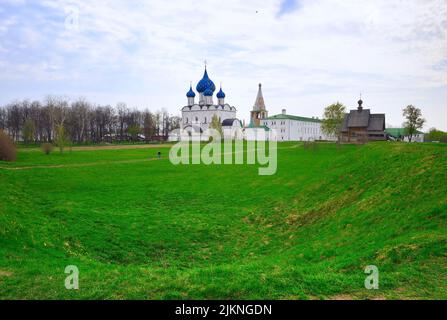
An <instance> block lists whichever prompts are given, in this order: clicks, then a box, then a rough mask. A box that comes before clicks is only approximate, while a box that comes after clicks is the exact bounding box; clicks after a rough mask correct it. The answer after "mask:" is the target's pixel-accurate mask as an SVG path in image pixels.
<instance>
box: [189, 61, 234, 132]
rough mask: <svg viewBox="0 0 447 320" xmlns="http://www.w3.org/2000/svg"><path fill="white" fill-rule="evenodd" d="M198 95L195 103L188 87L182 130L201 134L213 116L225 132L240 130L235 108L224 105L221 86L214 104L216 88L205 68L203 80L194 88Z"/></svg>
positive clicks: (193, 95)
mask: <svg viewBox="0 0 447 320" xmlns="http://www.w3.org/2000/svg"><path fill="white" fill-rule="evenodd" d="M196 90H197V92H198V94H199V101H198V103H196V101H195V99H196V93H195V92H194V91H193V89H192V85H190V88H189V91H188V92H187V93H186V97H187V99H188V105H186V106H184V107H183V108H182V126H181V127H182V129H183V130H185V131H186V132H188V133H193V132H194V133H200V134H203V133H205V131H206V130H207V129H208V128H209V126H210V123H211V121H212V119H213V117H214V116H216V117H217V118H218V119H219V121H220V123H221V124H222V129H223V131H224V135H225V132H226V131H228V130H232V129H233V128H240V129H242V123H241V122H240V121H239V120H238V119H237V118H236V111H237V110H236V108H235V107H233V106H230V105H229V104H228V103H225V93H224V92H223V91H222V86H221V87H220V90H219V92H218V93H217V94H216V98H217V103H214V98H213V96H214V92H215V91H216V86H215V85H214V82H213V81H212V80H211V79H210V78H209V76H208V71H207V70H206V67H205V72H204V74H203V78H202V79H201V80H200V81H199V83H198V84H197V86H196ZM207 139H208V137H207V136H204V137H202V140H207Z"/></svg>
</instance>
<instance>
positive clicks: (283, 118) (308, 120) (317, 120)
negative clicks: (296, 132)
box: [264, 114, 321, 123]
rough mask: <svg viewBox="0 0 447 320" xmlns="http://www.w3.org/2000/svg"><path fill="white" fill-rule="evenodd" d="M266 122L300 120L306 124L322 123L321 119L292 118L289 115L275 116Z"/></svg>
mask: <svg viewBox="0 0 447 320" xmlns="http://www.w3.org/2000/svg"><path fill="white" fill-rule="evenodd" d="M264 120H298V121H305V122H318V123H320V122H321V120H320V119H316V118H307V117H299V116H291V115H288V114H277V115H275V116H271V117H268V118H266V119H264Z"/></svg>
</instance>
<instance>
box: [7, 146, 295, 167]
mask: <svg viewBox="0 0 447 320" xmlns="http://www.w3.org/2000/svg"><path fill="white" fill-rule="evenodd" d="M148 146H154V148H155V147H159V148H160V147H162V146H164V147H171V145H139V146H138V148H136V149H142V148H147V147H148ZM298 146H299V145H293V146H288V147H282V148H277V149H278V150H279V149H292V148H297V147H298ZM110 147H125V146H110ZM133 147H136V146H133ZM79 148H84V147H79ZM85 148H98V149H102V150H104V148H108V147H85ZM112 149H113V148H112ZM117 149H119V148H117ZM123 149H134V148H123ZM266 149H268V148H266ZM73 150H74V148H73ZM77 150H79V149H77ZM81 150H82V149H81ZM88 150H95V149H88ZM249 151H255V150H249ZM245 152H247V150H245V151H243V153H245ZM239 153H240V152H239ZM227 154H234V152H230V153H228V152H227V153H225V152H223V153H221V154H220V155H227ZM162 160H169V158H162V159H158V158H147V159H129V160H116V161H96V162H86V163H70V164H54V165H35V166H23V167H1V166H0V170H11V171H17V170H30V169H56V168H79V167H92V166H97V165H108V164H126V163H138V162H149V161H162Z"/></svg>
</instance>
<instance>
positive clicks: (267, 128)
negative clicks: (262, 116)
mask: <svg viewBox="0 0 447 320" xmlns="http://www.w3.org/2000/svg"><path fill="white" fill-rule="evenodd" d="M247 128H261V129H264V130H265V131H270V128H269V127H267V126H255V125H254V124H253V123H252V122H250V124H249V125H248V127H247Z"/></svg>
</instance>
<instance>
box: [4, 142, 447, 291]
mask: <svg viewBox="0 0 447 320" xmlns="http://www.w3.org/2000/svg"><path fill="white" fill-rule="evenodd" d="M161 148H162V149H161ZM158 150H161V151H162V152H163V155H164V156H165V157H164V158H163V159H161V160H154V159H149V158H150V157H152V158H153V157H155V154H156V152H157V151H158ZM167 153H168V148H167V147H151V148H149V147H148V148H138V149H116V150H100V149H95V148H92V149H91V150H88V149H87V150H73V151H72V152H65V153H64V154H62V155H61V154H59V153H58V152H56V150H55V152H54V153H52V154H50V155H48V156H47V155H44V154H43V153H42V152H41V151H39V150H37V149H36V150H33V149H26V150H25V149H21V150H20V151H19V154H18V161H17V162H15V163H5V162H0V187H1V191H0V298H1V299H186V298H189V299H203V298H205V299H227V298H228V299H337V298H345V299H365V298H367V299H412V298H418V299H430V298H433V299H447V259H446V258H447V146H446V145H442V144H439V145H436V144H412V145H410V144H397V143H396V144H393V143H371V144H368V145H364V146H355V145H343V146H341V147H340V148H337V147H336V146H335V145H332V144H318V145H317V147H316V148H315V149H314V148H310V149H306V148H304V147H303V145H301V144H298V145H297V144H296V143H283V144H279V150H278V171H277V174H276V175H273V176H259V175H258V166H256V165H215V166H205V165H189V166H173V165H172V164H171V163H170V162H169V160H168V159H166V155H167ZM67 265H77V266H78V267H79V270H80V275H79V286H80V288H79V290H67V289H65V287H64V279H65V277H66V276H67V275H66V274H65V273H64V269H65V267H66V266H67ZM367 265H376V266H377V267H378V268H379V271H380V289H379V290H366V289H365V288H364V279H365V277H366V275H365V274H364V268H365V266H367Z"/></svg>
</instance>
